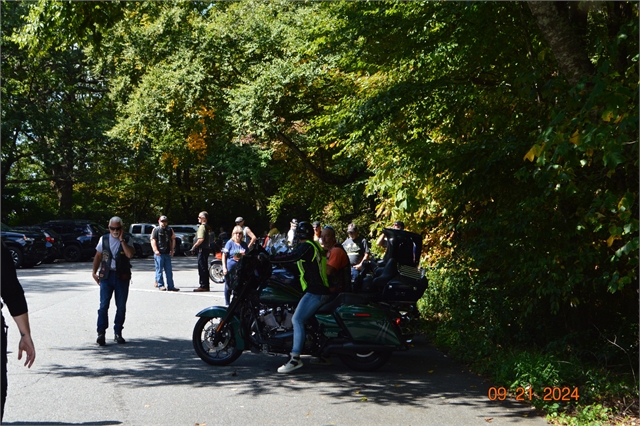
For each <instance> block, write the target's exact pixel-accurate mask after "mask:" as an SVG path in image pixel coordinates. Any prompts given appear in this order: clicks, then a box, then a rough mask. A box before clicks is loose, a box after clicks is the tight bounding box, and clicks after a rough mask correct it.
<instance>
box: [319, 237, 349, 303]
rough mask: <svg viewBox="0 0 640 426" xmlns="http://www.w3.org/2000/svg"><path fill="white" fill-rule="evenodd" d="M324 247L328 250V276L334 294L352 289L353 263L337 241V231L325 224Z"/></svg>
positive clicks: (330, 288)
mask: <svg viewBox="0 0 640 426" xmlns="http://www.w3.org/2000/svg"><path fill="white" fill-rule="evenodd" d="M320 238H321V241H322V248H323V249H324V250H325V251H326V252H327V277H328V278H329V290H330V291H331V295H332V296H334V297H335V296H337V295H338V294H340V293H342V292H343V291H348V290H350V289H351V265H350V263H349V257H348V256H347V252H346V251H345V250H344V248H343V247H342V244H340V243H338V242H337V241H336V231H335V230H334V229H333V228H332V227H331V226H325V227H324V229H323V230H322V234H321V236H320Z"/></svg>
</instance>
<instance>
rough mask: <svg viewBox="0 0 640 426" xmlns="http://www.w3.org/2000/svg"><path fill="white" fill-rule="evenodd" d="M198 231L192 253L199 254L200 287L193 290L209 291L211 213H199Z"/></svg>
mask: <svg viewBox="0 0 640 426" xmlns="http://www.w3.org/2000/svg"><path fill="white" fill-rule="evenodd" d="M198 222H200V226H198V233H197V234H196V241H195V242H194V243H193V247H191V252H192V253H197V254H198V277H199V281H200V287H198V288H196V289H194V290H193V291H209V247H210V233H211V227H210V226H209V223H208V222H209V213H207V212H204V211H202V212H200V213H199V214H198Z"/></svg>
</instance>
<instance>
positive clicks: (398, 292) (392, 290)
mask: <svg viewBox="0 0 640 426" xmlns="http://www.w3.org/2000/svg"><path fill="white" fill-rule="evenodd" d="M426 289H427V279H426V278H425V277H422V278H420V279H417V280H416V279H412V278H408V277H405V276H403V275H397V276H396V277H395V278H393V279H392V280H390V281H389V282H388V283H387V284H386V285H385V286H384V287H383V288H382V300H384V301H386V302H411V303H414V302H416V301H418V299H420V298H421V297H422V295H423V294H424V292H425V290H426Z"/></svg>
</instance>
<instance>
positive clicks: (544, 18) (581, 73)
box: [528, 1, 595, 85]
mask: <svg viewBox="0 0 640 426" xmlns="http://www.w3.org/2000/svg"><path fill="white" fill-rule="evenodd" d="M528 3H529V9H530V10H531V13H533V16H534V17H535V18H536V22H537V24H538V28H540V31H541V32H542V35H543V36H544V38H545V39H546V40H547V42H548V43H549V46H551V50H552V51H553V55H554V56H555V58H556V60H557V61H558V68H559V69H560V74H561V75H562V76H564V77H565V78H566V79H567V81H568V82H569V83H570V84H571V85H575V84H577V83H578V82H579V81H580V79H582V78H583V77H585V76H590V75H593V73H594V72H595V69H594V67H593V65H592V64H591V62H590V61H589V57H588V55H587V50H586V47H585V46H584V43H583V42H582V40H581V39H580V37H579V35H578V33H577V32H576V31H575V30H574V28H573V27H572V26H571V22H570V21H569V18H568V15H567V14H563V13H560V11H559V10H558V7H557V5H556V2H544V1H530V2H528Z"/></svg>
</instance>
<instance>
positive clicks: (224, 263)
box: [222, 251, 229, 275]
mask: <svg viewBox="0 0 640 426" xmlns="http://www.w3.org/2000/svg"><path fill="white" fill-rule="evenodd" d="M227 257H229V255H228V254H227V253H226V252H224V251H223V252H222V273H223V274H225V275H226V274H227Z"/></svg>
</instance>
